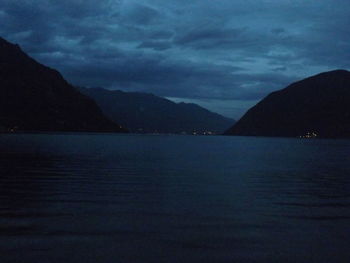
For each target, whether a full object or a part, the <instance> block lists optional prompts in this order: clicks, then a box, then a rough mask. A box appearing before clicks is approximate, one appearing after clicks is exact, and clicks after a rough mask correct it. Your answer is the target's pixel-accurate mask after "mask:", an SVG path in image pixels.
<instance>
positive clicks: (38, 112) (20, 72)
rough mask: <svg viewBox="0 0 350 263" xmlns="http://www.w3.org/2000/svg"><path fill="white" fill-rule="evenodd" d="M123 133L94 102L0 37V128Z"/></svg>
mask: <svg viewBox="0 0 350 263" xmlns="http://www.w3.org/2000/svg"><path fill="white" fill-rule="evenodd" d="M9 130H20V131H104V132H123V131H125V130H124V129H123V128H121V127H120V126H119V125H117V124H115V123H113V122H112V121H110V120H109V119H107V118H106V117H105V116H104V115H103V113H102V111H101V110H100V109H99V107H98V106H97V105H96V103H95V102H94V101H93V100H92V99H90V98H88V97H87V96H85V95H83V94H81V93H80V92H78V91H77V90H76V89H75V88H74V87H73V86H71V85H70V84H68V83H67V81H65V80H64V79H63V77H62V76H61V75H60V73H58V72H57V71H56V70H53V69H51V68H48V67H46V66H44V65H41V64H39V63H38V62H36V61H35V60H34V59H32V58H30V57H29V56H28V55H26V54H25V53H24V52H23V51H22V50H21V48H20V47H19V46H18V45H14V44H11V43H9V42H7V41H6V40H5V39H3V38H0V131H9Z"/></svg>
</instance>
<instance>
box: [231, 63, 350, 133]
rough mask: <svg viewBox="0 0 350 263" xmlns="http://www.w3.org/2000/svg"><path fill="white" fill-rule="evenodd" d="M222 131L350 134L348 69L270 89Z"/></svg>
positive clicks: (349, 78)
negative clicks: (226, 129)
mask: <svg viewBox="0 0 350 263" xmlns="http://www.w3.org/2000/svg"><path fill="white" fill-rule="evenodd" d="M225 134H227V135H243V136H286V137H299V136H306V137H316V136H317V137H333V138H338V137H350V72H348V71H346V70H335V71H330V72H325V73H321V74H318V75H315V76H312V77H309V78H307V79H304V80H301V81H298V82H296V83H293V84H291V85H289V86H288V87H287V88H285V89H282V90H279V91H276V92H273V93H271V94H269V95H268V96H267V97H266V98H264V99H263V100H262V101H260V102H259V103H258V104H257V105H255V106H254V107H252V108H251V109H250V110H249V111H248V112H247V113H246V114H245V115H244V116H243V117H242V118H241V119H240V120H239V121H238V122H237V123H236V124H235V125H233V127H232V128H230V129H229V130H228V131H226V132H225ZM308 134H309V135H308Z"/></svg>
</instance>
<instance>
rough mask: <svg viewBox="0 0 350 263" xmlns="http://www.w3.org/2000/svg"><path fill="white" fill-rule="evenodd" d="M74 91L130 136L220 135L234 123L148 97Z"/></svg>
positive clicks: (189, 106)
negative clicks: (89, 99)
mask: <svg viewBox="0 0 350 263" xmlns="http://www.w3.org/2000/svg"><path fill="white" fill-rule="evenodd" d="M78 89H79V90H80V91H81V92H82V93H84V94H86V95H88V96H90V97H91V98H93V99H95V101H96V102H97V104H98V105H99V106H100V107H101V108H102V110H103V112H104V113H105V114H106V115H107V116H108V117H109V118H111V119H112V120H116V121H118V122H120V123H121V124H122V125H126V126H127V127H128V128H129V129H130V131H132V132H140V133H187V134H211V133H215V134H221V133H222V132H223V131H224V130H226V129H227V128H228V127H229V126H230V125H231V124H232V122H234V120H232V119H230V118H226V117H224V116H221V115H220V114H217V113H214V112H211V111H209V110H207V109H205V108H203V107H201V106H199V105H197V104H194V103H184V102H180V103H175V102H173V101H171V100H169V99H166V98H163V97H159V96H156V95H154V94H152V93H143V92H125V91H121V90H107V89H104V88H83V87H78Z"/></svg>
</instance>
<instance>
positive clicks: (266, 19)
mask: <svg viewBox="0 0 350 263" xmlns="http://www.w3.org/2000/svg"><path fill="white" fill-rule="evenodd" d="M349 13H350V2H349V1H347V0H323V1H316V0H310V1H302V0H293V1H291V0H281V1H273V0H261V1H253V0H245V1H243V0H237V1H232V0H221V1H210V0H201V1H200V0H194V1H182V0H181V1H179V0H152V1H151V0H137V1H136V0H124V1H123V0H119V1H116V0H100V1H95V0H84V1H83V0H61V1H46V0H16V1H13V0H0V19H1V21H4V22H3V23H2V25H1V28H0V35H1V36H3V37H5V38H7V39H8V40H10V41H13V42H16V43H19V44H20V45H21V46H22V47H23V49H24V50H25V51H26V52H28V53H29V54H30V55H31V56H33V57H34V58H36V59H37V60H39V61H40V62H42V63H44V64H47V65H49V66H51V67H55V68H57V69H58V70H60V71H61V72H62V73H63V75H64V76H65V77H66V78H67V79H68V80H69V81H70V82H71V83H73V84H75V85H82V86H105V87H108V88H119V89H124V90H139V91H147V92H153V93H155V94H157V95H161V96H167V97H176V98H186V99H195V100H196V101H198V100H199V101H200V100H203V101H204V100H207V99H213V100H215V101H219V100H221V101H227V100H235V101H238V100H241V101H243V102H244V101H248V100H249V101H252V100H258V99H261V98H262V97H264V96H265V95H267V94H268V93H269V92H271V91H273V90H276V89H280V88H283V87H284V86H286V85H287V84H289V83H290V82H293V81H296V80H298V79H300V78H303V77H307V76H308V75H311V74H315V73H318V72H320V71H325V70H330V69H335V68H345V69H349V68H350V17H349V15H348V14H349ZM225 105H226V104H225ZM241 105H245V104H244V103H243V104H241ZM212 106H213V105H212ZM226 106H227V105H226ZM226 106H225V107H226ZM234 117H235V116H234Z"/></svg>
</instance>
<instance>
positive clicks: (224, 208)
mask: <svg viewBox="0 0 350 263" xmlns="http://www.w3.org/2000/svg"><path fill="white" fill-rule="evenodd" d="M0 147H1V148H0V150H1V152H0V173H1V176H0V262H4V263H7V262H11V263H12V262H21V263H22V262H24V263H27V262H30V263H31V262H33V263H38V262H43V263H56V262H57V263H58V262H59V263H61V262H65V263H70V262H72V263H73V262H74V263H76V262H84V263H85V262H93V263H100V262H101V263H114V262H269V263H270V262H293V263H294V262H307V263H310V262H318V263H319V262H325V263H329V262H350V249H349V244H350V162H349V160H350V141H346V140H298V139H277V138H275V139H274V138H245V137H203V136H198V137H196V136H150V135H148V136H144V135H108V134H107V135H106V134H100V135H96V134H71V135H70V134H56V135H53V134H51V135H43V134H40V135H30V134H27V135H0Z"/></svg>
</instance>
